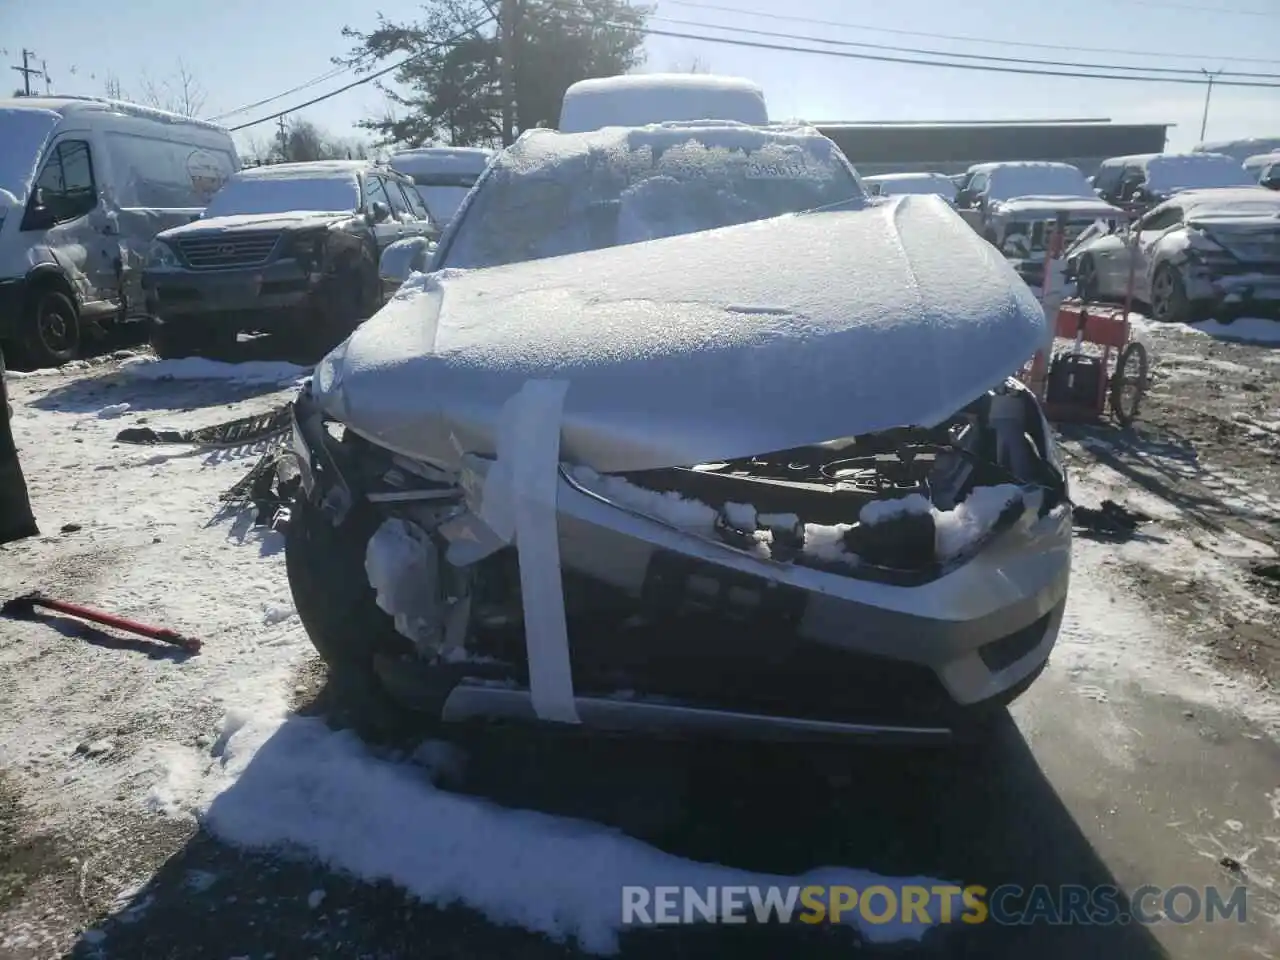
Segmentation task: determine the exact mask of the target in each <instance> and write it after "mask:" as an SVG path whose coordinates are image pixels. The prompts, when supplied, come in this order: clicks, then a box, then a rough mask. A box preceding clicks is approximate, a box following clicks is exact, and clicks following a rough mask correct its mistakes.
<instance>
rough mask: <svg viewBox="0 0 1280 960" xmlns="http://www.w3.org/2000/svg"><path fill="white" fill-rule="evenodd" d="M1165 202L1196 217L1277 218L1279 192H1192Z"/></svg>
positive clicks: (1253, 189)
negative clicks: (1181, 208) (1180, 207)
mask: <svg viewBox="0 0 1280 960" xmlns="http://www.w3.org/2000/svg"><path fill="white" fill-rule="evenodd" d="M1169 203H1170V205H1173V204H1177V205H1180V206H1182V207H1184V208H1185V209H1186V211H1187V215H1188V216H1194V217H1196V218H1205V217H1278V216H1280V192H1276V191H1272V190H1267V189H1266V188H1264V187H1246V188H1243V189H1240V190H1219V189H1210V190H1204V191H1195V192H1193V193H1188V194H1181V195H1179V196H1178V197H1177V198H1176V199H1175V200H1171V201H1169Z"/></svg>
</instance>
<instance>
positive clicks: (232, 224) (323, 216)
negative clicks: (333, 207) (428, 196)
mask: <svg viewBox="0 0 1280 960" xmlns="http://www.w3.org/2000/svg"><path fill="white" fill-rule="evenodd" d="M353 216H355V214H353V213H351V212H350V211H347V212H346V213H337V212H334V213H326V212H324V211H320V210H299V211H295V212H292V213H237V214H230V215H228V216H225V217H209V218H207V219H205V218H203V217H202V218H201V219H199V220H192V221H191V222H190V223H184V224H183V225H182V226H180V227H173V228H172V229H170V230H166V231H165V232H164V233H163V234H161V235H160V239H161V240H174V239H180V238H182V237H186V236H189V235H191V234H193V233H207V232H209V231H218V230H296V229H302V228H306V227H323V226H325V225H326V224H330V223H333V222H334V221H335V220H349V219H351V218H352V217H353Z"/></svg>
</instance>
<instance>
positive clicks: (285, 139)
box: [277, 117, 289, 162]
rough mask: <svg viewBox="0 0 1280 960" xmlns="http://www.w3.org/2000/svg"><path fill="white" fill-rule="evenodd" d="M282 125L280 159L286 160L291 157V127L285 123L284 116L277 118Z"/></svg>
mask: <svg viewBox="0 0 1280 960" xmlns="http://www.w3.org/2000/svg"><path fill="white" fill-rule="evenodd" d="M277 123H278V124H279V127H280V160H281V162H285V161H287V160H288V159H289V128H288V127H286V126H285V124H284V117H280V118H279V120H277Z"/></svg>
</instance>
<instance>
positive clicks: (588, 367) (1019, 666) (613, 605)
mask: <svg viewBox="0 0 1280 960" xmlns="http://www.w3.org/2000/svg"><path fill="white" fill-rule="evenodd" d="M802 211H814V212H809V213H803V212H802ZM432 268H433V272H431V273H428V274H426V275H424V276H422V277H420V278H418V279H417V281H416V282H415V283H411V284H408V285H406V287H405V288H404V289H402V290H401V292H400V293H399V294H398V295H397V296H396V297H395V298H394V299H393V300H392V301H391V302H390V303H389V304H388V305H387V306H386V307H384V308H383V310H382V311H381V312H380V313H379V314H378V315H377V316H375V317H374V318H373V319H371V320H370V321H369V322H368V323H366V324H364V325H362V326H361V328H360V329H359V330H357V331H356V333H355V334H354V335H353V336H352V337H351V338H350V339H349V340H347V341H346V342H345V343H344V344H343V345H342V346H341V347H339V348H338V349H337V350H335V351H333V352H332V353H331V354H330V355H329V356H328V357H326V358H325V360H324V361H322V362H321V363H320V364H319V365H318V366H317V368H316V372H315V376H314V377H313V378H312V380H311V381H310V385H309V386H308V387H306V388H304V390H303V391H302V392H301V393H300V395H299V396H298V398H297V400H296V401H295V404H294V416H295V426H294V441H293V442H294V450H295V452H296V455H297V457H298V462H299V464H300V475H301V477H302V492H301V493H300V494H299V497H298V499H297V500H296V501H295V503H294V507H293V511H292V513H291V520H290V524H289V527H288V532H287V546H286V560H287V569H288V574H289V581H290V585H291V588H292V592H293V596H294V599H295V603H296V607H297V610H298V613H299V616H300V618H301V620H302V623H303V625H304V626H305V628H306V629H307V631H308V633H309V634H310V636H311V638H312V641H313V642H314V643H315V646H316V647H317V649H318V650H319V651H320V652H321V654H322V656H323V657H324V658H325V659H326V661H328V663H329V664H330V665H331V675H332V676H333V677H334V678H335V683H340V684H341V687H342V688H343V689H347V690H354V691H360V692H361V694H360V695H361V696H362V698H363V699H364V702H369V701H373V702H377V703H381V704H384V705H388V704H396V705H398V706H400V707H404V706H406V705H407V706H411V707H412V708H413V709H415V710H416V711H417V714H418V716H419V717H421V718H425V719H427V720H437V721H438V720H446V721H454V720H458V721H465V720H473V721H474V720H482V719H493V718H500V719H507V720H535V721H536V720H574V719H580V720H581V722H582V724H583V725H584V727H586V728H587V729H592V728H609V729H613V730H624V731H633V732H636V731H647V732H657V731H661V730H666V731H681V730H684V731H686V732H687V731H691V730H692V731H700V732H702V733H708V732H718V733H721V734H729V735H737V736H744V737H748V738H759V737H775V736H783V737H786V736H795V737H805V736H826V737H848V738H859V737H869V738H887V739H907V740H910V739H916V738H920V739H926V740H932V741H934V742H946V741H947V740H948V739H949V738H950V737H951V736H953V735H954V734H955V733H956V732H957V731H958V730H960V729H962V728H966V727H968V726H970V725H971V724H973V723H974V722H975V721H981V720H982V719H983V718H985V717H988V716H991V715H992V713H993V711H995V710H996V709H997V708H999V707H1000V706H1001V705H1002V704H1003V703H1005V702H1007V701H1008V700H1010V699H1012V698H1013V697H1015V696H1017V695H1018V693H1020V692H1021V691H1022V690H1023V689H1025V687H1026V686H1027V685H1029V684H1030V683H1031V682H1032V681H1033V680H1034V678H1035V677H1036V676H1037V675H1038V673H1039V672H1040V670H1041V669H1042V667H1043V665H1044V663H1045V661H1046V659H1047V657H1048V655H1049V651H1050V649H1051V648H1052V646H1053V644H1054V641H1055V638H1056V635H1057V632H1058V628H1059V624H1060V623H1061V619H1062V612H1063V607H1064V603H1065V598H1066V592H1067V584H1068V578H1069V566H1070V544H1071V519H1070V507H1069V504H1068V502H1067V500H1066V496H1065V494H1066V490H1065V482H1064V476H1063V473H1062V468H1061V466H1060V463H1059V460H1058V459H1057V456H1056V454H1055V452H1054V450H1055V448H1054V440H1053V436H1052V432H1051V430H1050V429H1049V427H1048V425H1047V423H1046V422H1045V420H1044V417H1043V415H1042V414H1041V412H1040V410H1039V406H1038V404H1037V403H1036V401H1035V399H1034V397H1033V396H1032V394H1031V393H1030V392H1028V391H1026V390H1025V389H1023V388H1021V387H1020V386H1018V385H1017V384H1016V382H1010V381H1008V380H1006V379H1005V378H1006V376H1007V375H1008V374H1009V373H1010V372H1012V371H1014V370H1016V369H1017V368H1018V367H1019V366H1020V365H1021V364H1022V363H1023V362H1024V361H1025V360H1026V359H1027V358H1028V357H1029V356H1030V355H1031V354H1032V353H1034V351H1035V350H1036V349H1037V348H1038V347H1039V346H1041V345H1042V343H1043V340H1044V335H1045V318H1044V313H1043V310H1042V309H1041V307H1040V306H1039V304H1038V303H1037V302H1036V300H1035V298H1034V297H1033V296H1032V295H1031V293H1030V291H1028V290H1027V289H1026V288H1025V287H1024V286H1023V285H1022V284H1020V283H1018V282H1017V281H1016V280H1015V278H1014V277H1013V275H1012V273H1011V272H1010V270H1009V269H1008V267H1007V265H1005V264H1004V263H1003V262H1002V261H1001V260H1000V258H999V257H998V256H997V255H995V254H994V252H993V251H992V250H991V248H990V247H989V245H987V244H985V243H983V242H982V241H981V240H980V238H978V237H977V236H976V235H975V234H974V233H973V232H972V231H971V230H970V229H969V228H968V227H967V226H965V225H964V224H963V223H962V222H961V221H960V219H959V218H958V217H957V216H956V215H955V213H954V212H953V211H952V210H951V209H949V208H948V207H947V205H946V204H945V203H944V202H942V201H941V200H940V199H939V198H937V197H933V196H908V197H901V198H899V199H898V200H897V201H896V202H894V203H893V204H878V203H873V202H870V201H869V199H868V198H867V197H866V195H865V193H864V192H863V189H862V187H861V185H860V184H859V181H858V179H857V178H856V176H855V175H854V172H853V169H852V167H851V166H850V165H849V163H848V161H847V160H846V159H845V158H844V156H843V155H842V154H841V153H840V151H839V149H838V148H837V147H836V145H835V144H834V143H832V142H831V141H829V140H828V139H827V138H825V137H823V136H821V135H820V134H819V133H818V132H817V131H816V130H812V129H810V128H804V127H784V126H781V125H774V126H769V127H759V126H746V125H742V124H732V123H719V124H715V123H705V122H703V123H685V124H681V123H667V124H660V125H653V126H647V127H643V128H639V129H625V128H619V127H611V128H607V129H602V130H598V131H594V132H590V133H580V134H562V133H558V132H556V131H551V130H531V131H528V132H526V133H525V134H524V135H522V136H521V137H520V139H519V140H518V141H517V142H516V143H515V144H514V145H513V146H511V147H510V148H508V149H507V150H506V151H504V152H503V153H502V154H500V155H499V156H498V158H497V159H496V160H495V161H494V163H493V164H492V165H490V167H489V169H488V171H487V172H486V173H485V176H484V177H483V178H482V179H481V181H480V182H479V183H478V184H477V185H476V188H475V190H474V191H473V192H472V194H471V195H470V196H469V197H468V199H467V202H466V204H465V205H464V207H463V209H462V211H461V212H460V213H459V216H458V217H457V218H456V219H455V220H454V222H453V223H452V224H451V225H450V227H449V228H448V230H447V231H446V233H445V236H444V237H443V238H442V240H441V243H440V246H439V249H438V250H437V252H436V255H435V259H434V262H433V263H432ZM452 268H458V269H452ZM389 333H390V334H391V336H390V338H388V334H389ZM564 390H567V393H565V392H563V391H564ZM535 394H536V395H538V396H539V397H540V399H535V398H534V395H535ZM557 397H559V398H561V399H556V398H557ZM975 398H976V399H975ZM503 411H505V412H503ZM500 423H501V425H500ZM539 434H541V438H540V437H539ZM840 436H844V437H845V438H846V439H843V440H838V439H835V438H837V437H840ZM822 437H830V438H833V439H832V442H830V443H815V441H816V440H817V439H818V438H822ZM509 444H514V446H510V445H509ZM516 448H519V449H518V450H517V449H516ZM526 455H531V456H533V457H536V458H537V459H538V463H539V464H540V465H539V466H536V467H535V466H532V464H533V461H532V460H527V459H522V457H525V456H526ZM504 477H509V478H512V480H513V481H514V483H515V484H517V485H518V489H519V492H518V493H515V491H514V490H512V488H509V487H507V486H505V484H506V480H505V479H504ZM504 490H512V492H513V493H515V496H516V498H517V499H516V500H508V499H506V497H507V494H506V493H504V492H503V491H504ZM513 503H518V504H520V505H519V506H516V507H515V511H516V513H515V521H514V522H515V523H516V524H517V525H519V526H520V532H519V533H518V534H517V535H515V536H516V544H517V545H516V546H512V545H511V536H509V535H508V534H509V533H510V531H509V530H508V532H507V533H503V534H499V533H497V532H496V530H497V529H503V530H507V528H506V527H505V526H504V521H503V520H502V519H501V518H503V517H504V516H510V514H509V513H508V512H507V511H508V509H509V508H510V506H511V504H513ZM526 506H527V507H528V511H529V512H527V511H526ZM526 513H527V516H528V517H533V516H534V514H537V517H538V519H537V520H536V522H537V528H536V529H535V528H533V527H529V526H527V525H526ZM490 523H493V524H495V525H496V526H489V525H488V524H490ZM535 538H538V539H535ZM557 545H558V546H557ZM544 549H549V550H550V551H551V552H550V553H545V552H542V551H543V550H544ZM557 551H558V556H557ZM535 556H536V559H534V558H535ZM535 575H536V576H538V577H541V578H542V580H541V582H535V580H534V579H533V577H534V576H535ZM561 577H563V581H562V580H561ZM562 613H565V614H566V615H567V624H568V631H569V632H570V634H571V636H572V644H571V646H570V644H569V642H568V640H567V639H566V637H565V634H564V631H563V629H562V628H557V627H556V626H555V624H556V623H557V622H558V623H561V624H563V623H564V622H565V617H562V616H561V614H562ZM637 613H639V614H640V616H639V617H637V616H636V614H637ZM526 630H527V631H528V640H527V641H526V637H525V631H526ZM620 691H631V693H630V694H626V695H624V694H622V693H620Z"/></svg>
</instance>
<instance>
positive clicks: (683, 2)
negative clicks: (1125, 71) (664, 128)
mask: <svg viewBox="0 0 1280 960" xmlns="http://www.w3.org/2000/svg"><path fill="white" fill-rule="evenodd" d="M664 2H665V3H670V4H673V5H675V6H679V7H693V8H695V9H699V10H715V11H717V12H721V13H732V14H735V15H738V16H747V17H759V18H761V19H764V20H783V21H787V20H789V21H791V22H793V23H810V24H813V25H814V26H820V27H841V28H843V29H846V30H863V31H867V32H869V33H888V34H893V35H895V36H902V37H927V38H929V39H931V40H952V41H955V42H958V43H984V44H989V45H993V46H1001V47H1030V48H1033V49H1037V50H1065V51H1069V52H1071V53H1120V54H1127V55H1128V56H1132V57H1158V58H1159V59H1161V60H1196V61H1198V62H1200V63H1204V62H1205V61H1206V60H1211V61H1213V62H1215V63H1218V62H1221V63H1272V64H1274V63H1280V60H1277V59H1276V58H1274V57H1271V58H1267V57H1235V56H1232V57H1225V56H1212V55H1207V54H1200V53H1143V52H1142V51H1140V50H1122V49H1120V48H1119V47H1082V46H1080V45H1078V44H1060V43H1036V42H1033V41H1031V40H996V39H993V38H990V37H973V36H963V35H957V34H950V33H930V32H928V31H925V30H898V29H894V28H892V27H879V26H875V25H873V24H865V23H849V22H848V21H845V20H821V19H818V18H815V17H801V16H798V15H795V14H789V13H770V12H767V11H762V10H748V9H746V8H744V7H733V6H727V5H724V4H717V3H702V2H700V0H664Z"/></svg>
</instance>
